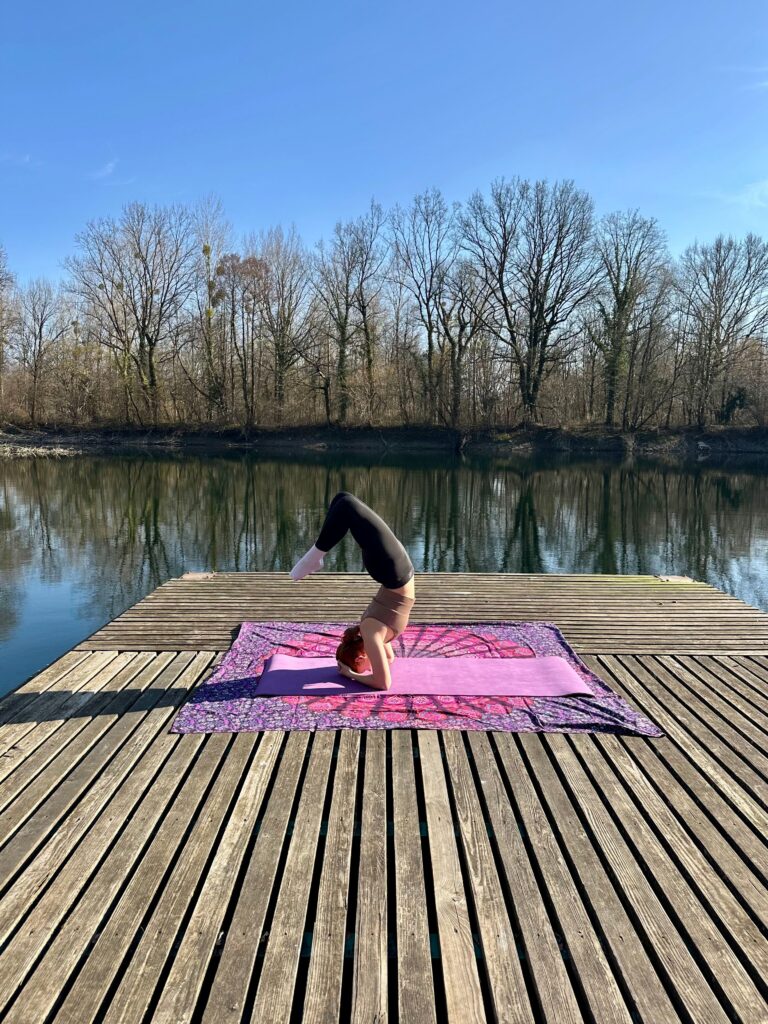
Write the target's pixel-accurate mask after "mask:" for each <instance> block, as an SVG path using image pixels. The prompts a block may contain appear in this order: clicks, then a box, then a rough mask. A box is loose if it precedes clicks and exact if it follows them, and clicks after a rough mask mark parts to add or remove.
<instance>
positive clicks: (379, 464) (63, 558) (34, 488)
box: [0, 453, 768, 691]
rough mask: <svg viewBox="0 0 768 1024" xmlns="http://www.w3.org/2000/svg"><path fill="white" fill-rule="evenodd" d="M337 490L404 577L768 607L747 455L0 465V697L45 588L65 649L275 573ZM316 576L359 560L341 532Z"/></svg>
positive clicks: (19, 664) (11, 681)
mask: <svg viewBox="0 0 768 1024" xmlns="http://www.w3.org/2000/svg"><path fill="white" fill-rule="evenodd" d="M339 490H348V491H351V492H353V493H354V494H357V495H359V496H360V497H361V498H362V499H363V500H364V501H366V502H367V503H368V504H370V505H371V506H373V508H375V509H376V510H377V511H378V512H379V513H380V514H381V515H382V516H383V518H384V519H385V520H386V521H387V522H389V523H390V524H391V526H392V528H393V529H394V530H395V533H396V534H397V535H398V536H399V537H400V538H401V540H402V541H403V543H404V544H405V545H406V547H407V548H408V550H409V552H410V555H411V558H412V560H413V562H414V565H415V566H416V570H417V572H462V571H467V572H523V573H545V572H578V573H627V574H634V573H673V574H683V575H688V576H692V577H694V578H696V579H702V580H707V581H709V582H711V583H713V584H715V585H717V586H719V587H721V588H722V589H723V590H726V591H727V592H729V593H731V594H734V595H736V596H737V597H740V598H741V599H742V600H744V601H747V602H748V603H749V604H752V605H756V606H758V607H761V608H764V609H768V573H767V572H766V565H765V554H766V542H767V541H768V518H767V517H766V512H765V510H766V508H768V474H766V473H765V471H764V469H763V468H761V467H759V466H756V467H753V466H749V465H744V464H741V465H738V464H737V465H733V466H730V465H729V466H725V467H717V466H710V465H707V464H695V465H688V466H681V465H675V464H661V463H652V462H640V461H634V462H624V463H621V462H609V461H604V460H597V459H590V460H583V459H582V460H578V461H577V460H575V459H570V458H565V457H550V458H540V457H537V458H519V459H499V458H479V457H461V458H458V457H457V458H455V459H451V458H446V457H444V456H441V455H434V456H433V455H429V456H419V457H416V456H407V455H393V454H391V453H390V454H388V455H386V456H384V457H380V456H378V455H372V456H366V455H345V456H334V455H321V454H315V453H312V454H307V455H305V456H298V457H290V458H279V459H278V458H255V457H249V456H244V455H238V456H233V457H219V456H217V457H196V456H194V457H193V456H180V457H172V456H153V457H135V456H124V455H120V456H114V457H110V458H105V457H98V458H97V457H94V458H87V457H80V458H67V459H61V460H59V459H20V460H18V461H7V462H3V463H0V642H3V643H7V642H8V641H9V640H10V639H11V638H13V639H14V640H15V641H16V642H15V643H14V645H13V647H14V651H19V650H20V651H21V652H22V653H21V654H18V655H13V656H12V657H11V663H10V664H8V663H6V664H5V665H4V668H5V672H4V674H3V678H2V682H1V683H0V686H1V687H2V690H3V691H5V690H8V689H10V688H12V687H13V686H15V685H17V684H18V683H19V682H20V681H21V680H22V679H23V678H26V677H27V676H29V675H30V674H31V673H32V672H34V671H36V670H38V669H39V668H40V667H42V664H44V663H46V662H47V661H49V660H50V658H46V659H45V661H44V662H40V661H39V659H38V661H36V660H35V645H36V642H35V636H34V629H33V628H32V627H31V626H30V623H32V624H34V621H35V619H34V603H33V605H32V607H31V608H30V606H29V603H30V600H31V601H32V602H34V600H35V596H34V595H35V594H38V595H39V594H40V593H41V592H43V591H44V589H45V587H46V586H48V587H51V586H55V585H57V584H61V583H62V582H63V581H64V582H66V583H67V584H68V586H69V591H68V592H69V593H71V594H72V595H73V599H72V602H71V605H70V606H69V607H68V608H67V610H66V615H67V616H68V618H67V630H66V631H65V632H66V637H65V638H60V642H61V643H62V646H61V651H63V650H65V649H66V648H67V647H69V646H71V645H72V644H74V643H76V642H77V641H78V640H80V639H82V637H83V635H84V634H85V633H86V632H88V631H90V629H89V628H88V629H87V628H86V626H85V625H84V624H85V623H87V624H88V626H89V627H90V626H91V625H92V624H93V622H94V621H96V622H97V623H99V622H105V621H107V620H109V619H111V618H113V617H114V616H115V615H118V614H119V613H120V612H121V611H123V609H125V608H126V607H128V606H129V605H131V604H133V603H135V602H136V601H138V600H139V599H140V598H141V597H142V596H143V595H145V594H146V593H148V592H149V591H151V590H153V589H154V588H155V587H157V586H159V585H160V584H161V583H163V582H164V581H165V580H167V579H169V578H170V577H173V576H179V575H181V574H182V573H184V572H189V571H193V570H219V571H222V570H230V571H244V570H250V571H256V570H259V571H271V572H284V571H287V570H288V569H289V568H290V567H291V565H292V564H293V563H294V561H295V560H296V559H297V558H298V556H299V555H301V554H302V553H303V552H304V551H305V550H306V549H307V547H308V545H309V544H310V543H311V542H312V541H313V540H314V538H315V536H316V534H317V531H318V529H319V526H320V523H321V521H322V518H323V515H324V512H325V509H326V507H327V505H328V503H329V502H330V500H331V498H332V497H333V495H334V494H335V493H336V492H337V491H339ZM325 569H326V570H328V571H330V572H357V571H360V570H361V569H362V565H361V562H360V557H359V553H358V550H357V548H356V546H355V545H354V543H353V542H352V541H351V539H349V538H347V539H346V540H345V541H344V542H343V543H342V544H341V545H340V546H339V547H338V548H337V549H335V550H334V551H332V552H331V553H330V554H329V556H328V557H327V558H326V560H325ZM41 588H42V589H41ZM25 602H26V612H25V616H24V622H22V620H21V617H20V614H19V609H20V608H22V606H24V605H25ZM70 627H71V628H70ZM94 628H95V627H94ZM25 630H26V632H27V633H28V634H29V635H28V637H25V636H24V635H22V634H23V631H25ZM65 639H66V640H67V642H66V643H65V642H64V640H65ZM18 641H21V644H19V642H18ZM27 641H28V642H27ZM24 652H26V653H24ZM59 653H61V652H59Z"/></svg>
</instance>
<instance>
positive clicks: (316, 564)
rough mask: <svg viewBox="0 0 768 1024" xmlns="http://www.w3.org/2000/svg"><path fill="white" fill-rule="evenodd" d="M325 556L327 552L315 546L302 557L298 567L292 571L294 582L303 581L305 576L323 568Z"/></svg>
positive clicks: (295, 566)
mask: <svg viewBox="0 0 768 1024" xmlns="http://www.w3.org/2000/svg"><path fill="white" fill-rule="evenodd" d="M325 555H326V552H325V551H321V550H320V549H319V548H316V547H315V545H314V544H313V545H312V547H311V548H310V549H309V551H308V552H307V553H306V555H302V557H301V558H300V559H299V560H298V562H297V563H296V565H294V567H293V568H292V569H291V572H290V576H291V579H292V580H293V581H294V582H298V581H299V580H303V579H304V577H305V576H309V574H310V573H313V572H317V570H318V569H320V568H322V565H323V559H324V558H325Z"/></svg>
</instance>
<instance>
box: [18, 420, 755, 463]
mask: <svg viewBox="0 0 768 1024" xmlns="http://www.w3.org/2000/svg"><path fill="white" fill-rule="evenodd" d="M184 451H189V452H190V453H195V454H205V453H216V452H224V451H247V452H254V453H270V452H275V453H280V454H291V453H299V452H305V451H335V452H344V451H349V452H375V453H377V454H382V453H385V452H387V451H393V452H422V451H423V452H440V451H443V452H447V453H457V452H458V453H461V452H464V453H467V454H470V453H478V454H480V453H482V454H497V455H502V454H520V455H524V454H534V453H545V452H563V453H572V454H575V455H589V454H595V455H600V456H602V457H606V456H615V457H619V458H623V457H627V456H633V455H636V456H666V457H672V458H682V459H691V458H693V459H697V460H701V459H703V458H709V457H714V456H738V455H748V456H768V429H766V428H761V427H749V428H744V427H720V428H717V427H712V428H709V429H705V430H701V429H696V428H677V429H671V430H644V431H637V432H633V433H623V432H620V431H609V430H606V429H605V428H603V427H583V428H576V429H572V430H565V429H560V428H554V427H552V428H550V427H535V428H529V429H523V428H520V429H515V430H478V431H460V430H453V429H450V428H444V427H423V426H414V427H382V428H371V427H348V428H342V427H323V426H318V427H287V428H283V429H278V428H272V429H254V430H250V431H244V430H239V429H223V430H210V429H208V430H202V429H198V428H195V429H182V428H175V429H164V428H158V429H154V430H151V429H150V430H148V429H138V428H122V429H115V428H96V429H94V428H89V429H87V430H82V431H75V430H72V429H61V428H55V427H46V428H39V429H36V430H29V429H25V428H19V427H15V426H12V425H6V426H5V427H4V428H3V429H2V430H0V458H25V457H31V456H48V457H57V458H59V457H63V456H70V455H94V454H116V453H119V452H158V453H160V452H184Z"/></svg>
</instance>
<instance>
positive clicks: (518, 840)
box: [0, 573, 768, 1024]
mask: <svg viewBox="0 0 768 1024" xmlns="http://www.w3.org/2000/svg"><path fill="white" fill-rule="evenodd" d="M416 588H417V590H416V593H417V604H416V607H415V609H414V615H413V618H414V621H419V622H430V621H431V622H440V621H443V622H448V621H478V620H504V619H518V620H519V619H544V620H547V621H550V622H554V623H556V624H557V625H558V626H559V627H560V629H561V630H562V631H563V633H564V634H565V637H566V639H567V640H568V641H569V642H570V643H571V645H572V646H573V647H574V648H575V649H576V650H577V651H578V653H579V654H580V655H581V656H582V658H583V659H584V661H585V662H586V663H587V664H588V665H589V666H590V667H591V668H593V669H594V670H595V671H596V672H598V673H599V674H600V675H601V676H602V677H603V678H604V679H605V680H606V681H607V682H609V683H610V684H611V685H612V686H613V687H614V688H615V689H616V690H618V691H619V692H620V693H622V694H623V695H624V696H625V697H626V698H627V700H629V701H630V703H632V704H633V705H634V706H635V707H637V708H639V709H640V710H641V711H643V712H644V713H645V714H646V715H648V716H649V717H650V718H651V719H653V720H654V721H655V722H657V723H658V724H659V725H660V726H661V728H662V729H663V730H664V731H665V734H666V735H665V736H664V737H663V738H662V739H652V740H649V739H641V738H634V737H617V736H602V735H570V736H563V735H539V734H525V735H512V734H502V733H464V732H433V731H416V730H414V731H411V730H393V731H391V732H384V731H370V732H365V731H357V730H341V731H338V732H319V733H300V732H297V733H290V734H286V733H279V732H268V733H262V734H239V735H236V736H232V735H221V734H219V735H212V736H203V735H186V736H176V735H173V734H171V733H169V731H168V730H169V726H170V723H171V722H172V720H173V717H174V715H175V713H176V711H177V709H178V707H179V706H180V705H181V704H182V703H183V701H184V699H185V697H186V696H187V694H188V693H189V691H190V689H191V688H192V687H194V686H195V685H196V684H197V683H198V682H199V681H200V680H201V679H203V678H204V677H205V676H206V674H207V673H209V672H210V671H211V669H212V667H213V665H214V664H215V662H216V660H217V659H219V658H220V657H221V652H222V651H224V650H226V649H227V648H228V647H229V645H230V643H231V635H232V630H233V628H235V627H236V626H237V625H239V623H240V622H241V621H243V620H245V619H256V620H265V619H273V620H274V619H278V620H279V619H291V620H297V619H298V620H303V621H344V620H346V619H349V620H350V621H351V620H352V619H353V618H354V617H356V615H358V614H359V610H360V608H361V607H363V605H364V603H365V602H366V601H367V599H368V597H369V595H370V593H371V590H372V589H373V586H372V584H371V581H370V580H369V579H368V577H366V576H363V575H335V574H319V575H317V576H315V577H312V578H310V579H308V580H305V581H303V582H302V584H301V585H298V586H297V585H296V584H293V583H292V582H290V581H289V580H288V579H287V577H286V576H285V575H284V574H280V575H278V574H267V573H263V574H262V573H259V574H248V573H243V574H228V573H222V574H189V575H187V576H185V577H182V578H181V579H176V580H170V581H169V582H168V583H166V584H165V585H164V586H162V587H160V588H158V589H157V590H156V591H154V592H153V593H152V594H150V595H149V596H148V597H146V598H145V599H144V600H143V601H141V602H139V603H138V604H137V605H135V606H134V607H133V608H131V609H129V610H128V611H127V612H126V613H125V614H123V615H121V616H119V617H118V618H117V619H115V620H114V621H113V622H111V623H109V624H108V625H107V626H105V627H104V628H103V629H101V630H99V631H98V632H96V633H95V634H94V635H93V636H92V637H90V638H89V639H88V640H86V641H84V642H83V643H81V644H79V645H78V646H77V647H76V648H75V649H73V650H72V651H70V652H68V653H67V654H65V655H64V656H63V657H61V658H60V659H59V660H58V661H57V662H55V663H54V664H53V665H51V666H50V667H49V668H47V669H46V670H45V671H43V672H41V673H40V674H39V675H38V676H36V677H35V678H34V679H32V680H31V681H30V682H28V683H27V684H26V685H25V686H23V687H21V688H20V689H19V690H17V691H16V692H15V693H13V694H11V695H9V696H8V697H6V698H5V699H4V700H3V701H1V702H0V886H1V887H2V900H1V902H0V1019H2V1020H7V1021H13V1022H23V1024H44V1022H47V1021H57V1022H59V1021H60V1022H69V1024H90V1022H97V1021H98V1022H118V1021H126V1022H127V1021H130V1022H140V1021H152V1022H167V1024H171V1022H173V1024H179V1022H191V1024H192V1022H205V1024H209V1022H210V1024H219V1022H224V1021H236V1022H240V1021H258V1022H262V1021H263V1022H269V1024H272V1022H280V1021H286V1022H287V1021H307V1022H313V1024H326V1022H329V1024H330V1022H336V1021H338V1022H343V1024H346V1022H348V1021H354V1022H361V1024H374V1022H376V1024H383V1022H385V1021H386V1022H399V1024H443V1022H446V1021H448V1022H451V1024H454V1022H455V1024H474V1022H491V1021H494V1022H495V1021H503V1022H515V1024H517V1022H533V1021H535V1022H547V1024H568V1022H577V1021H578V1022H580V1021H587V1022H596V1024H608V1022H610V1024H614V1022H624V1024H631V1022H646V1024H673V1022H676V1021H680V1022H683V1024H708V1022H723V1024H725V1022H732V1021H740V1022H743V1024H759V1022H768V1002H767V998H766V997H767V996H768V986H767V983H766V979H768V943H767V942H766V922H768V884H767V883H768V843H767V838H766V837H768V699H767V697H768V615H766V614H764V613H763V612H761V611H759V610H757V609H754V608H750V607H748V606H747V605H745V604H743V603H741V602H740V601H737V600H736V599H735V598H731V597H728V596H727V595H725V594H722V593H720V592H719V591H717V590H716V589H714V588H712V587H710V586H708V585H705V584H702V583H695V582H692V581H690V580H687V579H685V578H683V577H669V578H659V577H652V576H638V577H622V576H526V575H492V574H472V573H461V574H451V573H445V574H429V575H420V576H417V581H416Z"/></svg>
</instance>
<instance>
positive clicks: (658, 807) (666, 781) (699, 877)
mask: <svg viewBox="0 0 768 1024" xmlns="http://www.w3.org/2000/svg"><path fill="white" fill-rule="evenodd" d="M595 739H596V742H597V745H598V747H599V748H600V750H601V752H602V755H603V757H604V758H605V761H604V762H603V761H600V760H599V759H598V757H597V756H596V754H595V752H594V751H593V749H592V747H591V745H590V744H588V743H578V744H577V745H576V746H577V750H578V752H579V753H580V755H581V756H582V757H583V758H584V759H585V760H586V761H587V766H588V768H589V770H590V773H591V775H592V780H593V783H594V784H595V785H596V786H597V787H598V788H599V791H600V794H601V796H602V797H603V798H604V799H605V800H607V801H608V802H609V803H610V805H611V807H612V808H613V809H614V810H616V809H617V808H618V807H619V806H621V807H626V806H627V804H626V802H625V801H624V800H623V799H622V800H620V801H618V800H616V799H615V782H614V780H613V778H612V776H611V771H612V773H613V775H614V776H615V777H616V778H617V779H618V780H620V782H621V785H622V786H623V787H624V789H625V790H626V792H627V793H628V794H629V796H630V797H631V798H632V800H633V801H634V803H635V805H636V806H637V807H638V808H639V809H640V810H641V811H642V812H643V813H644V815H645V816H646V818H647V819H648V821H649V823H651V824H652V825H653V827H654V829H655V831H656V832H657V833H659V834H660V835H661V836H662V837H663V840H664V843H665V845H666V846H668V847H669V848H670V849H671V850H672V851H673V852H674V855H675V857H676V858H677V859H678V860H679V862H680V864H682V866H683V868H684V869H685V871H686V872H687V874H688V877H689V878H690V879H693V880H694V881H695V884H696V887H697V888H698V889H699V890H700V891H701V893H702V896H703V897H704V899H706V900H707V901H708V903H709V907H710V908H711V910H712V911H714V912H715V913H716V914H717V915H718V917H719V918H720V921H721V922H722V928H723V930H725V931H729V932H730V933H731V935H732V936H733V939H734V943H735V948H736V949H738V950H740V951H742V952H743V959H744V960H745V961H746V962H747V963H748V964H752V965H754V967H755V968H756V970H757V971H758V972H759V973H760V974H761V976H762V977H763V978H768V944H766V942H765V937H764V934H763V932H762V931H761V930H760V929H759V928H758V927H757V926H756V925H755V923H754V920H753V919H752V917H751V916H750V915H749V914H748V913H747V912H746V911H745V910H744V908H743V906H742V902H745V903H747V905H748V906H750V907H751V908H752V911H753V913H755V914H756V915H757V917H758V918H759V919H761V920H764V921H768V889H767V888H766V887H765V886H764V885H763V884H761V882H760V881H759V880H758V879H757V878H756V877H755V875H754V873H753V872H752V871H750V869H749V868H748V867H747V865H746V864H745V863H744V861H743V860H741V858H740V857H738V856H737V855H736V853H735V852H734V850H733V849H732V847H731V846H730V845H729V844H728V843H727V842H726V841H725V840H724V838H723V837H722V836H721V835H720V833H719V832H718V831H717V830H716V829H715V828H714V826H713V824H712V822H710V821H708V820H707V818H706V816H705V815H703V814H702V813H701V811H700V810H699V809H698V808H697V807H696V804H695V802H694V801H693V800H691V798H690V797H689V796H688V794H687V793H686V791H685V789H684V788H683V787H682V786H681V785H679V784H676V783H675V780H674V779H672V777H671V776H670V775H669V774H665V773H663V772H662V771H661V770H660V763H659V761H658V759H657V758H655V757H654V754H653V752H652V751H651V749H650V748H649V747H648V746H647V745H646V744H643V743H633V744H627V742H626V740H622V739H620V738H619V737H618V736H601V735H598V736H596V737H595ZM630 746H631V749H632V752H633V754H634V757H635V758H636V759H637V760H638V761H639V762H640V764H642V765H643V767H644V768H646V769H648V770H649V771H650V773H652V774H651V776H650V777H651V778H653V779H654V781H655V782H656V783H657V785H659V784H660V785H661V786H663V789H662V790H661V791H659V790H658V789H656V788H654V786H652V785H651V782H650V779H649V777H648V776H646V774H645V773H644V772H643V771H641V769H640V767H638V764H637V763H636V761H635V760H633V757H632V756H631V755H630V753H629V750H628V749H627V748H628V747H630ZM607 765H610V769H611V771H609V770H608V768H607ZM662 794H663V795H662ZM636 821H637V816H636V815H635V814H634V812H633V814H632V818H631V827H630V825H627V826H626V831H627V834H628V835H629V838H630V840H631V841H632V843H633V845H635V846H636V847H637V848H638V849H639V850H641V857H642V861H643V863H644V864H647V865H648V866H649V867H650V868H651V869H652V871H653V874H654V875H655V876H657V877H662V876H661V872H660V871H658V870H657V869H655V868H654V866H653V859H652V857H651V856H649V855H648V854H647V853H646V846H645V845H643V846H642V848H641V847H640V844H638V843H636V842H635V840H636V839H637V838H638V836H639V837H640V838H641V839H642V840H643V844H647V843H653V840H652V839H650V834H649V832H648V830H647V828H646V827H645V826H644V825H643V826H642V829H641V832H639V831H638V830H637V829H636V824H635V823H636ZM702 850H705V851H707V853H708V854H709V858H710V859H708V858H707V857H706V856H705V855H704V853H703V852H702ZM653 854H654V856H658V850H657V848H656V847H655V846H654V849H653ZM713 864H714V865H716V866H717V870H716V869H715V867H714V866H713ZM663 870H664V872H665V873H666V875H667V876H668V877H675V879H676V880H675V881H674V883H673V884H674V886H675V887H676V886H677V885H678V884H680V882H679V881H678V880H677V879H678V878H679V871H678V869H677V867H670V865H669V864H665V866H664V869H663ZM724 879H727V882H728V884H727V885H726V882H725V881H724ZM683 884H685V883H683ZM733 889H736V890H737V891H738V893H739V899H736V897H735V896H734V895H733ZM701 912H702V913H705V912H706V911H705V908H703V907H702V911H701Z"/></svg>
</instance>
